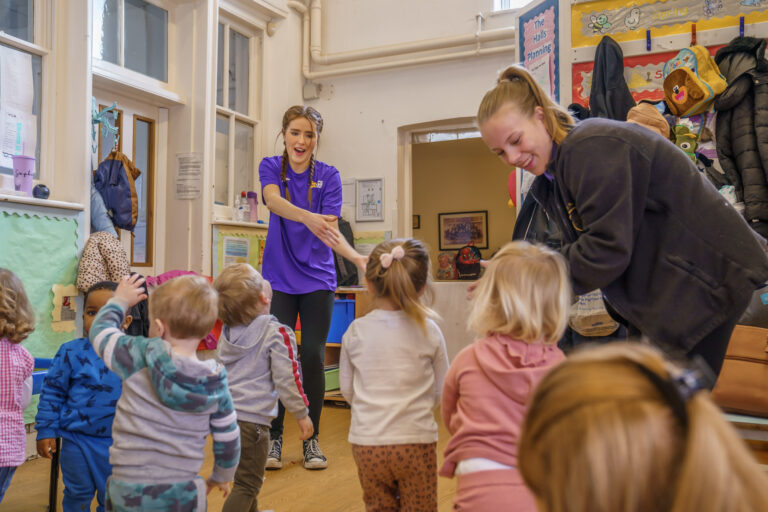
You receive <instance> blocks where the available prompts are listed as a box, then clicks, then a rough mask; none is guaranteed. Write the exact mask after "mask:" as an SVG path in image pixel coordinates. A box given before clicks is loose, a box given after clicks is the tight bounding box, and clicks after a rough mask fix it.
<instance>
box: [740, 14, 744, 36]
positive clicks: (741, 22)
mask: <svg viewBox="0 0 768 512" xmlns="http://www.w3.org/2000/svg"><path fill="white" fill-rule="evenodd" d="M739 37H744V16H740V17H739Z"/></svg>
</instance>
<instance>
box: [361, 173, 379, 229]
mask: <svg viewBox="0 0 768 512" xmlns="http://www.w3.org/2000/svg"><path fill="white" fill-rule="evenodd" d="M356 196H357V209H356V215H355V220H356V221H357V222H369V221H376V220H384V179H383V178H374V179H367V180H357V193H356Z"/></svg>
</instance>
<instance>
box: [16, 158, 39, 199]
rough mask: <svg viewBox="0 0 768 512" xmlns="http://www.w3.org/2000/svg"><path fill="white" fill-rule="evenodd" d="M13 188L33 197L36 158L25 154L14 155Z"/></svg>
mask: <svg viewBox="0 0 768 512" xmlns="http://www.w3.org/2000/svg"><path fill="white" fill-rule="evenodd" d="M12 158H13V188H14V190H16V191H20V192H24V193H25V194H26V195H27V196H28V197H32V188H33V187H34V183H33V180H34V177H35V158H34V157H31V156H25V155H13V157H12Z"/></svg>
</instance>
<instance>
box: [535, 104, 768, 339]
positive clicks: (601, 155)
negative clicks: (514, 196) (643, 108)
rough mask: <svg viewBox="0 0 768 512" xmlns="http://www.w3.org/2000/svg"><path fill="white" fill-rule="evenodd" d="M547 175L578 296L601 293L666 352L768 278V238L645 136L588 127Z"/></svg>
mask: <svg viewBox="0 0 768 512" xmlns="http://www.w3.org/2000/svg"><path fill="white" fill-rule="evenodd" d="M547 170H548V172H549V173H550V174H551V175H552V176H554V179H555V181H554V191H555V193H556V194H559V195H560V197H561V198H562V202H561V203H559V204H560V207H559V209H560V211H559V212H553V211H548V213H549V215H550V217H552V218H554V219H555V220H556V221H557V222H560V223H561V225H560V228H561V231H562V232H563V234H564V235H565V236H566V237H567V236H568V235H569V234H570V233H576V234H577V238H576V239H575V240H574V241H573V242H572V243H569V244H567V245H566V246H565V247H564V248H563V250H562V252H563V255H564V256H565V257H566V259H567V260H568V263H569V267H570V271H571V278H572V282H573V287H574V292H575V293H576V294H583V293H586V292H588V291H590V290H594V289H596V288H599V289H601V290H602V291H603V293H604V295H605V297H606V299H607V301H608V303H609V304H610V305H611V306H612V307H613V308H614V309H616V311H617V312H618V313H619V314H620V315H621V316H623V317H624V318H625V319H627V321H629V322H630V323H631V324H633V325H635V326H637V327H638V328H639V329H640V330H641V331H642V332H643V334H645V335H647V336H649V337H650V338H651V339H652V340H654V341H655V342H657V343H659V344H661V345H665V346H667V347H669V346H676V347H680V348H682V349H683V350H684V351H685V352H688V351H690V349H691V348H692V347H694V346H695V345H696V344H697V343H698V342H699V341H700V340H701V339H702V338H703V337H704V336H706V335H707V334H709V333H710V332H711V331H712V330H713V329H715V328H716V327H718V326H720V325H721V324H722V323H723V322H724V321H726V320H727V319H728V318H731V317H734V316H737V315H739V314H741V313H742V312H743V311H744V309H745V308H746V306H747V304H748V303H749V300H750V297H751V296H752V292H753V291H754V290H755V289H756V288H758V287H759V286H762V285H763V283H764V282H765V281H766V280H767V279H768V257H767V256H766V253H765V250H764V248H765V240H763V239H761V238H760V237H759V236H757V235H756V234H755V233H754V232H753V231H751V230H750V229H749V227H748V226H747V224H746V222H745V221H744V218H743V217H742V216H741V215H739V213H738V212H737V211H736V210H735V209H734V208H733V207H732V206H731V205H730V204H729V203H728V202H727V201H726V200H725V199H724V198H723V197H722V196H721V195H720V193H719V192H718V191H717V190H716V189H715V188H714V187H713V186H712V185H711V184H710V183H709V182H708V181H707V180H706V178H705V177H704V176H703V175H702V174H701V173H700V172H699V171H698V170H697V169H696V167H695V165H694V164H693V162H692V161H691V160H690V159H689V158H688V157H687V156H686V155H685V153H683V152H682V151H680V149H679V148H677V146H675V145H674V144H672V143H671V142H670V141H669V140H667V139H665V138H664V137H662V136H660V135H658V134H656V133H652V132H650V131H649V130H648V129H646V128H643V127H640V126H637V125H634V124H631V123H623V122H616V121H610V120H607V119H595V118H592V119H587V120H585V121H583V122H582V123H581V124H579V125H578V126H576V127H574V128H573V129H572V130H571V132H570V133H569V134H568V136H567V137H566V138H565V140H564V141H563V142H562V143H561V144H560V146H559V147H558V149H557V152H556V154H555V156H554V157H553V159H552V160H551V161H550V162H549V165H548V169H547ZM563 205H564V206H563Z"/></svg>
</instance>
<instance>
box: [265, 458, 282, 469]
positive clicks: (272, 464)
mask: <svg viewBox="0 0 768 512" xmlns="http://www.w3.org/2000/svg"><path fill="white" fill-rule="evenodd" d="M282 467H283V462H282V461H280V460H277V459H267V465H266V466H265V468H266V469H281V468H282Z"/></svg>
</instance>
